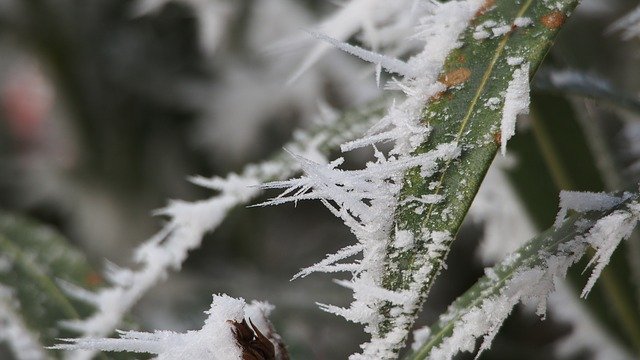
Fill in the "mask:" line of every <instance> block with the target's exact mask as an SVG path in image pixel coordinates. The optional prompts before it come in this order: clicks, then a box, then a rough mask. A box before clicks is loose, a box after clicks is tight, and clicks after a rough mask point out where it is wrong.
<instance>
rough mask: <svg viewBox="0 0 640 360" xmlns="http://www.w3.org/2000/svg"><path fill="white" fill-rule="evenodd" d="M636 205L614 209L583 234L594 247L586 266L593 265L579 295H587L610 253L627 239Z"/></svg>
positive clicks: (636, 215)
mask: <svg viewBox="0 0 640 360" xmlns="http://www.w3.org/2000/svg"><path fill="white" fill-rule="evenodd" d="M639 210H640V208H639V207H638V205H635V206H634V207H633V211H632V212H628V211H616V212H614V213H613V214H610V215H608V216H606V217H604V218H602V219H601V220H599V221H598V222H597V223H596V225H595V226H594V227H593V228H592V229H591V231H589V234H588V235H586V236H585V241H586V242H587V243H588V244H589V245H591V246H592V247H593V248H594V249H596V253H595V255H593V257H592V258H591V261H589V264H588V265H587V267H590V266H593V270H592V272H591V276H590V277H589V281H587V284H586V285H585V286H584V289H582V293H581V297H583V298H584V297H587V295H589V292H590V291H591V289H592V288H593V285H595V283H596V280H598V278H599V277H600V274H601V273H602V270H604V268H605V266H607V264H609V260H610V259H611V255H613V252H614V251H615V250H616V248H617V247H618V244H620V242H621V241H622V240H624V239H628V238H629V237H630V236H631V233H632V232H633V230H634V229H635V227H636V223H637V222H638V215H639V213H638V211H639Z"/></svg>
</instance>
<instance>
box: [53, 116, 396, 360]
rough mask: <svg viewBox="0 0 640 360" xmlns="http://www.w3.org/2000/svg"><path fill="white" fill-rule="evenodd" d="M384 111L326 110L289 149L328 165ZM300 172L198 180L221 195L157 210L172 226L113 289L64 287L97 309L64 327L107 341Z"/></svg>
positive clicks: (117, 275) (138, 253)
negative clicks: (226, 223) (273, 184)
mask: <svg viewBox="0 0 640 360" xmlns="http://www.w3.org/2000/svg"><path fill="white" fill-rule="evenodd" d="M381 106H384V104H373V105H372V106H370V107H369V108H368V109H367V110H364V111H359V112H356V111H354V112H348V113H346V114H344V115H342V116H338V114H336V113H334V112H331V111H329V110H328V109H325V111H324V116H323V117H321V118H320V119H318V123H317V124H316V126H315V127H314V128H313V129H311V130H310V131H308V132H302V131H299V132H297V133H296V134H295V135H294V140H293V141H292V142H291V143H289V144H287V145H286V146H285V148H286V149H288V151H290V152H292V153H295V154H299V155H301V156H305V157H307V158H312V159H315V160H316V161H319V162H323V161H325V160H324V155H323V154H324V153H327V152H328V151H330V150H331V149H334V148H336V147H337V146H338V145H339V144H340V143H341V142H343V141H347V140H350V139H353V138H355V137H357V136H359V135H360V134H362V133H363V132H364V131H365V129H366V128H368V127H369V126H370V125H369V124H370V122H371V119H373V116H374V115H375V114H377V113H378V112H379V111H380V110H379V109H380V107H381ZM298 171H300V164H299V163H298V162H296V161H295V160H294V159H292V158H291V157H290V156H289V155H288V154H279V155H276V156H275V157H274V158H273V159H271V160H269V161H265V162H263V163H261V164H258V165H248V166H247V167H245V169H244V171H243V172H241V173H240V174H230V175H228V176H227V177H226V178H220V177H214V178H211V179H206V178H202V177H196V178H193V179H192V181H193V182H194V183H195V184H197V185H200V186H204V187H207V188H210V189H213V190H216V191H217V192H218V194H217V195H214V196H212V197H211V198H209V199H207V200H202V201H196V202H185V201H172V202H171V203H170V204H169V205H168V206H167V207H165V208H163V209H160V210H158V211H157V212H156V214H158V215H164V216H167V217H169V221H168V222H167V223H166V224H165V226H164V227H163V228H162V229H161V230H160V231H159V232H158V233H157V234H155V235H154V236H152V237H151V238H150V239H148V240H147V241H146V242H144V243H143V244H141V245H140V246H139V247H138V248H137V249H136V250H135V253H134V260H135V262H136V264H137V265H138V268H137V269H125V268H119V267H117V266H115V265H113V264H108V266H107V269H106V274H105V278H106V280H107V281H108V282H109V283H110V284H111V286H109V287H105V288H102V289H99V290H97V291H96V292H89V291H87V290H84V289H81V288H79V287H76V286H72V285H69V284H63V286H64V287H65V288H66V290H67V292H68V293H69V294H70V295H71V296H73V297H76V298H78V299H79V300H81V301H84V302H87V303H89V304H91V305H92V306H94V307H95V308H96V312H95V313H94V314H93V315H91V316H90V317H88V318H85V319H81V320H68V321H65V322H64V323H63V325H64V326H66V327H67V328H70V329H72V330H75V331H77V332H79V333H80V334H81V336H82V337H84V338H98V337H104V336H108V335H109V334H111V333H112V332H113V331H114V329H115V328H116V327H117V326H118V325H119V324H120V322H121V321H122V319H123V317H124V316H125V315H126V314H127V313H128V312H129V311H130V310H131V308H132V307H133V306H134V305H135V304H136V303H137V302H138V300H139V299H140V298H141V297H142V296H143V295H144V294H145V293H146V292H147V291H148V290H149V289H150V288H151V287H153V286H154V285H156V284H157V283H159V282H160V281H162V280H164V279H165V278H166V277H167V276H168V273H169V271H170V270H176V271H177V270H180V267H181V266H182V263H183V262H184V261H185V260H186V258H187V256H188V253H189V251H191V250H193V249H196V248H198V247H199V246H200V243H201V241H202V238H203V236H204V234H205V233H207V232H211V231H213V230H215V229H216V228H217V226H218V225H219V224H220V223H221V222H222V221H223V220H224V218H225V216H226V214H227V213H228V211H230V210H231V209H232V208H234V207H236V206H238V205H242V204H247V203H248V202H249V201H251V200H252V199H253V198H255V197H256V196H258V195H259V194H260V193H261V192H262V190H261V189H260V188H258V187H257V186H256V185H258V184H260V183H261V182H264V181H270V180H275V179H286V178H288V177H290V176H293V175H294V174H295V173H297V172H298ZM91 355H92V353H91V352H75V353H73V352H72V353H70V354H69V356H68V358H70V359H89V358H91Z"/></svg>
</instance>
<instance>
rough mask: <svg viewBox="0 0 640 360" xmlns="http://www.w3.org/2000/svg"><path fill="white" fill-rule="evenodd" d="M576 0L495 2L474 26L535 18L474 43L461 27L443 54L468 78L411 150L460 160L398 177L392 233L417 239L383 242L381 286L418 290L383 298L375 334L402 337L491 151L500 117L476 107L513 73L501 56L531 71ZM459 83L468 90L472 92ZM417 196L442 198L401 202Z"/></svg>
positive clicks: (432, 114)
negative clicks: (449, 146) (457, 148)
mask: <svg viewBox="0 0 640 360" xmlns="http://www.w3.org/2000/svg"><path fill="white" fill-rule="evenodd" d="M578 2H579V1H578V0H563V1H558V2H556V3H554V8H553V9H550V8H548V7H547V5H546V2H545V1H542V0H539V1H535V0H528V1H522V2H521V3H520V4H519V5H517V6H514V5H513V3H511V2H506V1H505V2H496V7H498V10H490V11H488V12H487V13H486V14H485V15H483V16H482V18H481V19H478V20H477V22H478V23H481V22H482V21H483V20H489V19H492V20H496V21H498V22H500V21H504V17H503V16H504V14H508V17H507V18H508V19H511V21H514V20H515V19H516V18H523V17H525V18H530V19H535V21H534V24H533V26H532V27H531V28H529V29H522V30H513V31H512V32H510V33H508V34H506V35H504V36H503V37H501V38H499V39H497V40H489V41H484V42H480V43H478V41H476V40H474V38H473V31H472V29H468V30H467V32H466V33H465V35H464V39H463V40H462V42H463V43H464V44H465V47H464V48H462V49H460V50H459V51H454V52H453V53H452V54H451V55H450V56H449V59H448V60H447V63H446V65H445V71H447V72H453V71H456V70H457V71H458V72H460V69H466V70H468V71H469V72H470V74H469V75H468V76H469V79H465V80H466V84H465V85H464V86H462V87H456V88H454V89H451V90H449V91H448V94H447V95H445V96H442V97H441V98H440V99H438V100H436V101H434V102H433V103H431V104H430V105H429V106H428V107H427V109H426V110H425V112H424V113H425V114H426V115H425V116H424V118H423V121H424V122H426V123H429V124H430V125H431V126H432V127H433V133H432V135H431V137H430V138H429V139H428V141H427V142H426V143H425V144H423V145H422V146H421V147H420V148H419V149H418V150H417V153H424V152H426V151H428V149H434V148H436V147H437V146H438V145H440V144H443V143H445V142H450V141H452V140H454V141H457V142H458V143H459V144H460V145H461V147H462V149H463V151H462V155H461V156H460V158H458V159H456V160H453V161H450V162H448V163H446V164H445V166H444V167H443V168H442V171H441V172H440V173H439V174H438V175H437V176H434V177H433V178H428V179H425V178H422V177H421V176H420V172H419V171H416V170H410V171H409V172H408V173H407V174H406V176H405V180H404V187H403V189H402V191H401V194H400V202H399V204H400V206H399V207H398V208H397V209H396V212H395V213H396V225H397V229H398V230H402V231H410V232H411V233H412V234H413V236H414V238H415V239H417V240H416V246H415V247H414V248H413V249H411V250H408V251H407V250H404V249H398V248H394V247H392V246H389V247H388V249H387V250H388V255H387V257H386V262H385V276H384V280H383V286H384V287H385V288H387V289H389V290H393V291H401V290H407V289H411V288H416V287H418V288H419V290H420V296H419V297H418V298H416V299H415V303H414V304H413V306H408V307H404V308H400V307H398V306H397V305H393V304H392V303H390V302H386V303H385V304H384V305H383V306H382V307H381V309H380V313H381V315H382V316H383V318H384V319H385V320H383V321H382V322H381V325H380V329H379V331H380V333H381V334H382V335H385V334H388V333H390V332H392V331H397V330H396V329H397V327H398V326H401V327H403V328H405V330H406V331H405V333H404V337H403V338H401V339H397V341H400V342H402V341H404V339H405V338H406V333H407V332H408V329H409V328H410V327H411V326H412V324H413V322H414V320H415V317H416V315H417V313H418V311H419V309H420V308H421V305H422V303H423V302H424V300H425V298H426V296H427V294H428V292H429V290H430V289H431V286H432V285H433V281H434V279H435V278H436V276H437V274H438V273H439V272H440V270H441V269H442V266H443V262H444V260H445V258H446V255H447V253H448V251H449V247H450V245H451V242H452V241H453V237H454V236H455V234H456V233H457V231H458V229H459V228H460V225H461V224H462V221H463V219H464V217H465V215H466V213H467V211H468V209H469V206H470V205H471V202H472V200H473V198H474V196H475V194H476V192H477V189H478V188H479V186H480V183H481V181H482V179H483V178H484V175H485V173H486V171H487V169H488V167H489V165H490V164H491V160H492V159H493V157H494V156H495V154H496V150H497V148H498V144H497V143H496V142H495V140H494V137H495V136H496V131H497V129H498V128H499V126H500V114H496V112H495V111H493V110H492V109H490V108H487V107H486V106H483V105H484V104H485V101H486V100H487V99H488V98H490V97H492V96H499V95H498V94H499V93H500V92H501V91H505V90H506V88H507V85H508V81H509V80H510V79H509V78H507V79H505V76H503V75H502V74H505V73H512V72H513V69H512V67H511V66H510V65H509V64H507V62H506V61H504V59H505V57H507V56H510V55H511V56H518V57H522V58H524V61H525V62H528V63H529V64H530V69H531V75H533V74H534V73H535V70H536V69H537V67H538V66H539V64H540V63H541V61H542V59H543V57H544V55H545V54H546V52H547V49H548V47H549V45H550V43H551V41H552V40H553V38H554V36H555V35H556V33H557V31H558V30H559V28H560V27H561V25H562V24H563V23H564V20H565V19H566V17H567V16H569V14H570V13H571V12H572V11H573V9H574V8H575V6H577V4H578ZM501 15H503V16H501ZM545 16H553V17H554V19H555V20H558V21H556V22H553V23H551V24H550V23H549V22H547V21H543V20H541V19H545V18H544V17H545ZM541 38H542V39H544V41H541V40H540V39H541ZM507 44H508V46H507ZM465 72H466V71H465ZM464 87H472V90H473V91H469V89H468V88H467V89H465V88H464ZM451 114H453V116H451ZM458 115H460V117H459V118H457V116H458ZM498 136H499V133H498ZM424 195H441V196H443V197H444V201H442V202H440V203H437V204H432V205H430V206H429V207H428V208H427V209H426V211H424V212H422V211H416V210H417V207H416V204H415V203H414V202H408V201H403V199H407V198H410V197H417V198H419V197H421V196H424ZM434 232H441V233H445V234H449V237H448V238H446V239H444V240H443V239H442V238H441V237H440V238H439V240H438V241H441V242H440V243H437V242H436V241H434V238H433V237H430V236H429V234H433V233H434ZM398 313H400V316H398Z"/></svg>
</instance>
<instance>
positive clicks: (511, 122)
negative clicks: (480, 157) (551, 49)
mask: <svg viewBox="0 0 640 360" xmlns="http://www.w3.org/2000/svg"><path fill="white" fill-rule="evenodd" d="M529 103H530V99H529V63H525V64H523V65H522V66H520V67H519V68H517V69H515V70H514V71H513V76H512V79H511V81H509V86H508V87H507V93H506V95H505V99H504V107H503V110H502V120H501V122H500V132H501V146H500V151H501V152H502V155H503V156H504V155H506V153H507V141H509V139H510V138H511V137H512V136H513V135H515V133H516V118H517V116H518V115H520V114H528V113H529Z"/></svg>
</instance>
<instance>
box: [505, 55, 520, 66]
mask: <svg viewBox="0 0 640 360" xmlns="http://www.w3.org/2000/svg"><path fill="white" fill-rule="evenodd" d="M523 62H524V58H522V57H515V56H512V57H508V58H507V64H509V65H511V66H516V65H520V64H522V63H523Z"/></svg>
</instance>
